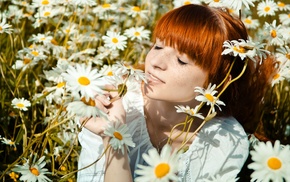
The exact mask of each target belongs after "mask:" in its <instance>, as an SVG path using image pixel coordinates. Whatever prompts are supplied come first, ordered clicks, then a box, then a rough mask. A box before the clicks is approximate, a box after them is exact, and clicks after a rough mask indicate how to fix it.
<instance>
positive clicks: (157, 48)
mask: <svg viewBox="0 0 290 182" xmlns="http://www.w3.org/2000/svg"><path fill="white" fill-rule="evenodd" d="M154 49H156V50H160V49H162V47H159V46H157V45H156V46H154Z"/></svg>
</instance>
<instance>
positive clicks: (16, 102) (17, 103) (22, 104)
mask: <svg viewBox="0 0 290 182" xmlns="http://www.w3.org/2000/svg"><path fill="white" fill-rule="evenodd" d="M12 106H13V108H17V109H20V110H22V111H27V110H28V109H27V107H30V106H31V103H30V101H28V100H26V99H24V98H21V99H18V98H14V99H13V100H12Z"/></svg>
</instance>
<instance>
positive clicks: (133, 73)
mask: <svg viewBox="0 0 290 182" xmlns="http://www.w3.org/2000/svg"><path fill="white" fill-rule="evenodd" d="M112 70H113V74H114V75H115V76H117V77H122V76H124V75H126V76H128V80H131V79H134V80H137V81H144V82H145V83H147V80H146V78H145V73H144V71H143V70H139V69H135V68H133V67H132V66H130V65H128V66H125V65H124V64H122V63H120V62H118V63H117V64H115V66H114V67H113V68H112Z"/></svg>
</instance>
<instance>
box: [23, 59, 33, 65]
mask: <svg viewBox="0 0 290 182" xmlns="http://www.w3.org/2000/svg"><path fill="white" fill-rule="evenodd" d="M31 61H32V60H31V59H29V58H24V59H23V64H29V63H30V62H31Z"/></svg>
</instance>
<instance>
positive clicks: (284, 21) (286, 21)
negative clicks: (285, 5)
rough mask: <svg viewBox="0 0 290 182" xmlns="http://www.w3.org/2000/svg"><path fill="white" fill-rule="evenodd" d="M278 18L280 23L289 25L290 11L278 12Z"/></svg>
mask: <svg viewBox="0 0 290 182" xmlns="http://www.w3.org/2000/svg"><path fill="white" fill-rule="evenodd" d="M279 20H280V22H281V23H282V25H290V13H288V14H286V13H284V14H279Z"/></svg>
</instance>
